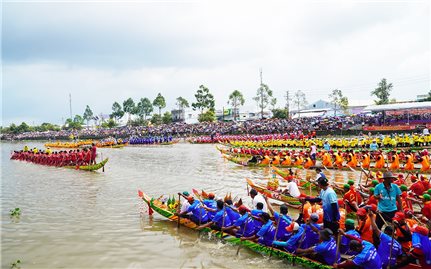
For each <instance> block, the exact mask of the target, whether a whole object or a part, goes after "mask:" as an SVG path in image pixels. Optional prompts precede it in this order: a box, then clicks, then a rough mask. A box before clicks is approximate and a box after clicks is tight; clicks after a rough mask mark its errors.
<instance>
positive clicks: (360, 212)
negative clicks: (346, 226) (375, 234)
mask: <svg viewBox="0 0 431 269" xmlns="http://www.w3.org/2000/svg"><path fill="white" fill-rule="evenodd" d="M356 215H358V216H366V215H367V210H365V208H362V207H361V208H359V209H358V211H356Z"/></svg>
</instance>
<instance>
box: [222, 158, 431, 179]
mask: <svg viewBox="0 0 431 269" xmlns="http://www.w3.org/2000/svg"><path fill="white" fill-rule="evenodd" d="M223 157H224V158H225V159H227V160H229V161H231V162H233V163H236V164H238V165H241V166H247V167H270V166H276V167H278V168H299V169H315V168H316V166H312V167H310V168H304V167H303V166H302V165H275V164H261V163H250V162H249V159H244V158H238V157H232V156H229V155H226V154H223ZM325 169H331V170H338V171H358V172H361V171H362V169H363V168H362V167H360V166H357V167H349V166H343V167H340V168H339V167H327V166H326V167H325ZM367 170H368V171H372V172H378V171H381V172H385V171H388V170H389V171H391V172H393V173H410V174H427V175H428V174H431V169H429V170H426V171H422V170H421V169H413V170H405V169H403V168H400V169H388V168H375V167H370V168H368V169H367Z"/></svg>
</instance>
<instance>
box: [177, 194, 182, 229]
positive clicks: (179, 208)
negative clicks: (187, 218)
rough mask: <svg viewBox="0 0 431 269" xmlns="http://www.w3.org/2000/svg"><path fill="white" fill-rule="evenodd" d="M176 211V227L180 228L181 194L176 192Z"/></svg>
mask: <svg viewBox="0 0 431 269" xmlns="http://www.w3.org/2000/svg"><path fill="white" fill-rule="evenodd" d="M177 213H178V222H177V228H178V229H179V228H180V218H181V216H180V213H181V194H179V193H178V209H177Z"/></svg>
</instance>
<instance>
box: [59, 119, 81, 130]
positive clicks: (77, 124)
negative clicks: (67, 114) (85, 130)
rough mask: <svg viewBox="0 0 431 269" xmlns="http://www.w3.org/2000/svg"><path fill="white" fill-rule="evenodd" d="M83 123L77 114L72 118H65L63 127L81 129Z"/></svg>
mask: <svg viewBox="0 0 431 269" xmlns="http://www.w3.org/2000/svg"><path fill="white" fill-rule="evenodd" d="M83 123H84V119H83V118H82V117H81V116H79V115H75V117H74V118H73V120H72V119H71V118H68V119H66V123H65V124H64V126H63V128H64V129H68V130H69V129H76V130H81V129H82V124H83Z"/></svg>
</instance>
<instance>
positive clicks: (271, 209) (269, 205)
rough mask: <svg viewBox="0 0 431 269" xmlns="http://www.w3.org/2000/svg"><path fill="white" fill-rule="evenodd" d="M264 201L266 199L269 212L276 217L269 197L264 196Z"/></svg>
mask: <svg viewBox="0 0 431 269" xmlns="http://www.w3.org/2000/svg"><path fill="white" fill-rule="evenodd" d="M263 199H265V202H266V205H267V207H268V210H269V212H271V215H273V216H274V208H272V205H271V203H270V202H268V197H267V196H266V195H264V196H263Z"/></svg>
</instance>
